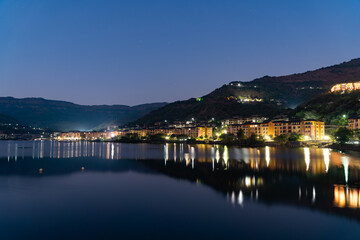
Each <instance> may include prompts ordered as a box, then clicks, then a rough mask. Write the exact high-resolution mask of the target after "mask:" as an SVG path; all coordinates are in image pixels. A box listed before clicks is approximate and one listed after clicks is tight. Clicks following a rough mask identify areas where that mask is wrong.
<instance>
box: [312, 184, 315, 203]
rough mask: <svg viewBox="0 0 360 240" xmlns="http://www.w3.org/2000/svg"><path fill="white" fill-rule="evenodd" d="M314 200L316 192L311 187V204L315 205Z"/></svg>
mask: <svg viewBox="0 0 360 240" xmlns="http://www.w3.org/2000/svg"><path fill="white" fill-rule="evenodd" d="M315 200H316V191H315V187H313V190H312V199H311V202H312V203H315Z"/></svg>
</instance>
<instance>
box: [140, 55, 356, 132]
mask: <svg viewBox="0 0 360 240" xmlns="http://www.w3.org/2000/svg"><path fill="white" fill-rule="evenodd" d="M355 81H360V58H355V59H352V60H350V61H348V62H343V63H340V64H335V65H332V66H328V67H323V68H319V69H316V70H312V71H306V72H304V73H296V74H290V75H285V76H278V77H270V76H264V77H261V78H256V79H254V80H252V81H249V82H243V81H232V82H230V83H229V84H224V85H223V86H221V87H219V88H217V89H215V90H214V91H212V92H210V93H209V94H207V95H204V96H203V97H201V98H200V99H201V101H202V104H200V103H199V102H197V101H196V99H194V98H192V99H188V100H184V101H176V102H173V103H170V104H168V105H166V106H164V107H161V108H159V109H157V110H155V111H153V112H150V113H149V114H147V115H145V116H144V117H142V118H140V119H138V120H137V121H135V122H134V124H137V125H142V124H145V125H151V124H153V123H154V122H158V121H162V120H164V119H166V120H170V121H175V120H185V119H189V118H192V117H194V118H198V119H202V120H206V119H207V120H208V119H210V118H212V117H215V118H218V119H223V118H227V117H233V116H242V117H247V116H249V115H253V114H256V115H262V116H265V117H273V116H274V115H276V114H282V113H284V112H285V113H287V112H289V109H288V108H295V107H296V106H298V105H300V104H302V103H304V102H306V101H309V100H310V99H312V98H314V97H316V96H318V95H320V94H324V93H326V92H329V91H330V88H331V87H332V86H333V85H335V84H337V83H344V82H355ZM229 102H231V103H232V104H231V107H229V106H227V104H228V103H229ZM213 106H216V108H215V109H214V108H213ZM256 108H257V110H256ZM210 110H211V111H210ZM203 112H208V114H201V113H203ZM169 113H170V114H169ZM199 113H200V114H199ZM162 115H163V116H162Z"/></svg>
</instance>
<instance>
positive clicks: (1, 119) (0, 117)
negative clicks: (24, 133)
mask: <svg viewBox="0 0 360 240" xmlns="http://www.w3.org/2000/svg"><path fill="white" fill-rule="evenodd" d="M9 123H11V124H13V123H18V120H16V119H15V118H13V117H11V116H8V115H4V114H0V124H9Z"/></svg>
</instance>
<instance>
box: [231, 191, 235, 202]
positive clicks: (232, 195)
mask: <svg viewBox="0 0 360 240" xmlns="http://www.w3.org/2000/svg"><path fill="white" fill-rule="evenodd" d="M231 203H232V204H235V193H234V191H233V192H232V193H231Z"/></svg>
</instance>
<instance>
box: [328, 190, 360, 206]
mask: <svg viewBox="0 0 360 240" xmlns="http://www.w3.org/2000/svg"><path fill="white" fill-rule="evenodd" d="M359 200H360V190H359V189H358V188H351V187H348V186H342V185H335V186H334V205H335V206H336V207H339V208H344V207H349V208H360V201H359Z"/></svg>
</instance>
